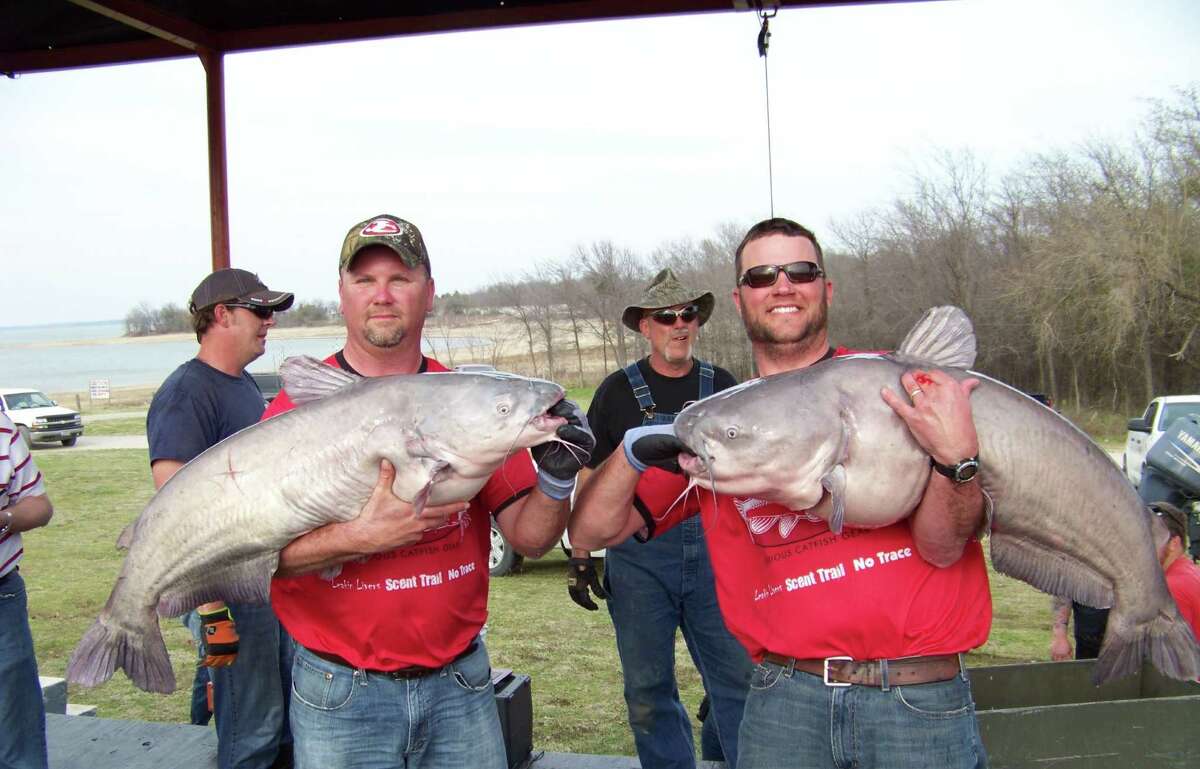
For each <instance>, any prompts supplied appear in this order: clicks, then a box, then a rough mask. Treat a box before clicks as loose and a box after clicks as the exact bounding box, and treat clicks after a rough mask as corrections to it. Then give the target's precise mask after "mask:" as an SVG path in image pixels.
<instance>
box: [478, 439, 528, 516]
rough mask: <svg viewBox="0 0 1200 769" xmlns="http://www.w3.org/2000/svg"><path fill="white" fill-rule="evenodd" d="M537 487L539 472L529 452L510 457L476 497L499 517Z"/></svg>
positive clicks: (517, 453)
mask: <svg viewBox="0 0 1200 769" xmlns="http://www.w3.org/2000/svg"><path fill="white" fill-rule="evenodd" d="M536 485H537V471H536V470H535V469H534V467H533V459H532V458H531V457H530V456H529V451H528V450H524V451H518V452H516V453H515V454H513V455H512V456H510V457H509V458H508V459H507V460H506V461H505V462H504V464H502V465H500V468H499V469H498V470H496V472H494V473H492V477H491V478H488V481H487V483H485V484H484V486H483V488H482V489H480V491H479V493H478V494H476V495H475V499H476V500H477V501H478V502H479V503H481V504H482V505H483V506H484V507H485V508H487V510H488V512H490V513H492V514H493V515H499V514H500V513H501V512H502V511H503V510H504V509H505V508H506V507H508V506H509V505H511V504H512V503H513V502H516V501H517V500H518V499H521V498H522V497H524V496H525V495H526V494H528V493H529V492H530V491H532V490H533V487H534V486H536Z"/></svg>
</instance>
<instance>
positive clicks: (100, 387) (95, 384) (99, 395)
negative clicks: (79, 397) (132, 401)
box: [88, 379, 108, 401]
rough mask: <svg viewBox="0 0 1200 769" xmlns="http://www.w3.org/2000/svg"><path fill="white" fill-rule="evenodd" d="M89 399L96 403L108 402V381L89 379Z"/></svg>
mask: <svg viewBox="0 0 1200 769" xmlns="http://www.w3.org/2000/svg"><path fill="white" fill-rule="evenodd" d="M88 398H89V399H91V400H94V401H106V400H108V380H107V379H89V380H88Z"/></svg>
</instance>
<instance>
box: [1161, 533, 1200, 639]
mask: <svg viewBox="0 0 1200 769" xmlns="http://www.w3.org/2000/svg"><path fill="white" fill-rule="evenodd" d="M1166 577H1167V589H1168V590H1170V591H1171V596H1172V597H1173V598H1174V599H1175V604H1176V605H1177V606H1178V607H1179V613H1180V614H1182V615H1183V618H1184V619H1185V620H1187V622H1188V624H1189V625H1191V626H1192V634H1193V635H1194V636H1196V638H1200V568H1197V567H1196V564H1194V563H1192V562H1191V561H1190V560H1188V556H1187V555H1186V554H1184V555H1182V556H1180V557H1178V558H1176V559H1175V560H1174V561H1172V562H1171V565H1170V566H1168V567H1167V571H1166Z"/></svg>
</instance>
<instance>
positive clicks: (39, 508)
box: [0, 494, 54, 533]
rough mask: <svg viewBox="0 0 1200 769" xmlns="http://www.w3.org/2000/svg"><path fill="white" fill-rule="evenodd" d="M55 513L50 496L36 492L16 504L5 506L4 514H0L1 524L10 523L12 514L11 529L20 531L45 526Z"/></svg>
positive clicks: (15, 531) (16, 531)
mask: <svg viewBox="0 0 1200 769" xmlns="http://www.w3.org/2000/svg"><path fill="white" fill-rule="evenodd" d="M53 515H54V505H52V504H50V497H48V496H46V495H45V494H36V495H33V496H28V497H24V498H22V499H21V501H19V502H17V503H16V504H15V505H9V506H8V507H6V508H4V512H3V514H0V526H3V525H4V524H6V523H9V516H11V517H12V520H11V524H10V526H9V530H10V531H12V532H14V533H20V532H22V531H29V530H30V529H36V528H38V527H40V526H45V525H46V524H47V523H49V522H50V518H51V517H52V516H53Z"/></svg>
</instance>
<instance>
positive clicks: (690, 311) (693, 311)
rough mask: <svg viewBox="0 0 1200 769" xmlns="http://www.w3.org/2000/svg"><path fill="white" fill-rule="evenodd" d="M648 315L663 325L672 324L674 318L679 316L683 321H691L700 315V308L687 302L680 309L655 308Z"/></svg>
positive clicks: (673, 323)
mask: <svg viewBox="0 0 1200 769" xmlns="http://www.w3.org/2000/svg"><path fill="white" fill-rule="evenodd" d="M650 317H651V318H653V319H654V320H655V322H657V323H661V324H663V325H664V326H674V325H675V319H676V318H679V319H680V320H682V321H683V322H684V323H691V322H692V321H694V320H695V319H696V318H699V317H700V308H699V307H697V306H696V305H694V304H689V305H688V306H687V307H684V308H683V309H680V310H655V311H654V312H652V313H650Z"/></svg>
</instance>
